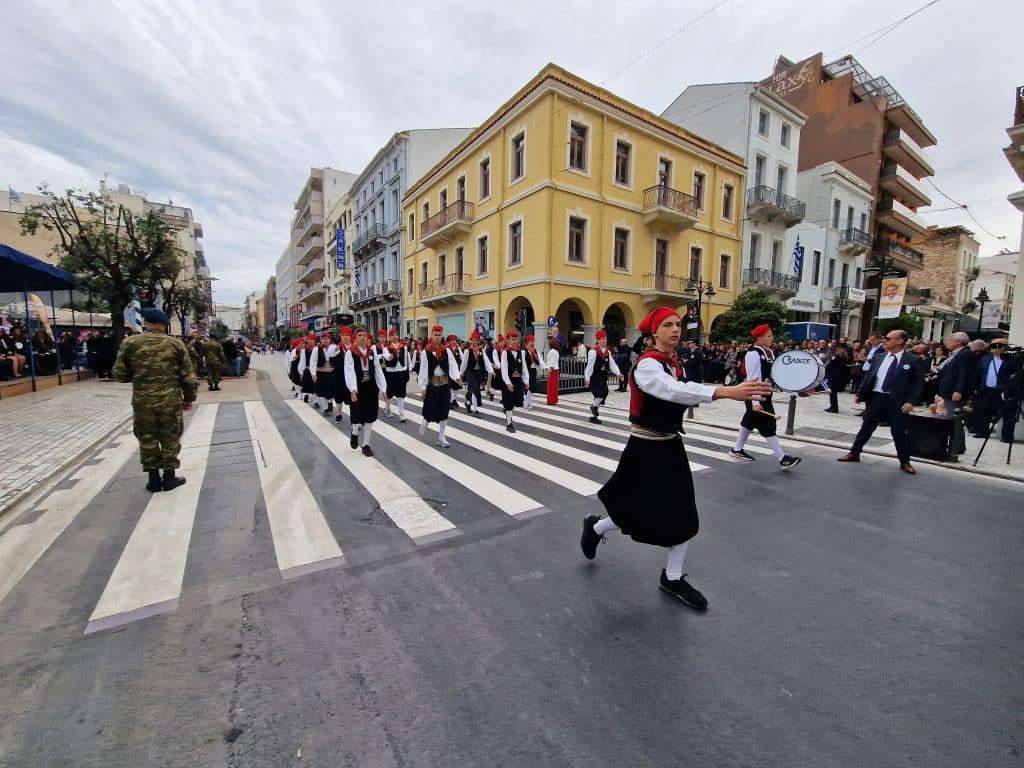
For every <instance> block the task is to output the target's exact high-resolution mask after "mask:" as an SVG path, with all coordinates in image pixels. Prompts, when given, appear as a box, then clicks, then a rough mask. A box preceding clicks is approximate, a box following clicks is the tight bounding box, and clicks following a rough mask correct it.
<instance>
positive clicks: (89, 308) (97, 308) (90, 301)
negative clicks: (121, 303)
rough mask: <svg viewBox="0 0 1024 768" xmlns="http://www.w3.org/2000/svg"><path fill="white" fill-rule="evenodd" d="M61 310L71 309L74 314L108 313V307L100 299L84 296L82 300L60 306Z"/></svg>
mask: <svg viewBox="0 0 1024 768" xmlns="http://www.w3.org/2000/svg"><path fill="white" fill-rule="evenodd" d="M60 308H61V309H73V310H75V312H105V313H109V312H110V307H108V306H107V303H106V302H105V301H103V300H102V299H97V298H96V297H94V296H86V297H85V298H84V299H75V300H74V301H68V302H65V303H64V304H61V305H60Z"/></svg>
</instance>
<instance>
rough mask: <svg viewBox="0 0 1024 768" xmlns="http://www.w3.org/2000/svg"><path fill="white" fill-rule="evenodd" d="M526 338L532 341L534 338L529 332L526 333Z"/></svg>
mask: <svg viewBox="0 0 1024 768" xmlns="http://www.w3.org/2000/svg"><path fill="white" fill-rule="evenodd" d="M526 340H527V341H533V340H534V336H533V334H532V333H531V334H528V335H527V337H526Z"/></svg>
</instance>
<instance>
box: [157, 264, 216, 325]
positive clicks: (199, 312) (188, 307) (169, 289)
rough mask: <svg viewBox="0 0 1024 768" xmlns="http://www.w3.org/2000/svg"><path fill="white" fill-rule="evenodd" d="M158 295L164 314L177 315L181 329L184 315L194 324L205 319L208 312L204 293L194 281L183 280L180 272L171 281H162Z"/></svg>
mask: <svg viewBox="0 0 1024 768" xmlns="http://www.w3.org/2000/svg"><path fill="white" fill-rule="evenodd" d="M160 293H161V296H162V304H163V310H164V312H166V313H167V316H168V317H171V316H173V315H177V316H178V322H179V323H181V324H182V327H184V324H185V316H186V315H188V316H189V317H190V318H191V319H192V322H193V323H195V322H196V321H199V320H202V319H203V318H205V317H206V315H207V313H208V312H209V311H210V306H209V302H208V301H207V300H206V292H205V291H203V289H202V288H200V287H199V286H198V285H196V282H195V280H193V279H191V278H188V279H186V278H184V277H183V275H182V274H181V273H180V272H179V273H178V274H177V275H175V276H174V278H173V279H172V280H165V281H164V283H163V286H162V287H161V289H160Z"/></svg>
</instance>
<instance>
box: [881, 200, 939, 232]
mask: <svg viewBox="0 0 1024 768" xmlns="http://www.w3.org/2000/svg"><path fill="white" fill-rule="evenodd" d="M875 219H876V220H877V221H878V223H879V224H881V225H883V226H886V227H888V228H889V229H891V230H893V231H894V232H899V233H900V234H901V235H903V236H905V237H908V238H910V239H913V238H917V237H924V236H925V235H927V234H928V223H927V222H926V221H925V220H924V217H923V216H920V215H918V214H917V213H915V212H914V211H912V210H910V208H908V207H907V206H905V205H904V204H903V203H901V202H900V201H899V200H893V199H889V200H881V201H879V203H878V206H877V207H876V208H875Z"/></svg>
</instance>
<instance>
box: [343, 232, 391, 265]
mask: <svg viewBox="0 0 1024 768" xmlns="http://www.w3.org/2000/svg"><path fill="white" fill-rule="evenodd" d="M386 236H387V228H386V227H385V226H384V225H383V224H370V225H369V226H368V227H367V228H366V230H365V231H363V232H360V233H359V234H358V235H357V236H356V239H355V240H353V241H352V246H351V249H352V256H353V257H354V258H358V257H360V256H362V255H363V254H365V253H371V252H372V251H373V250H375V247H376V246H378V245H381V246H382V245H383V244H384V238H385V237H386Z"/></svg>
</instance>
